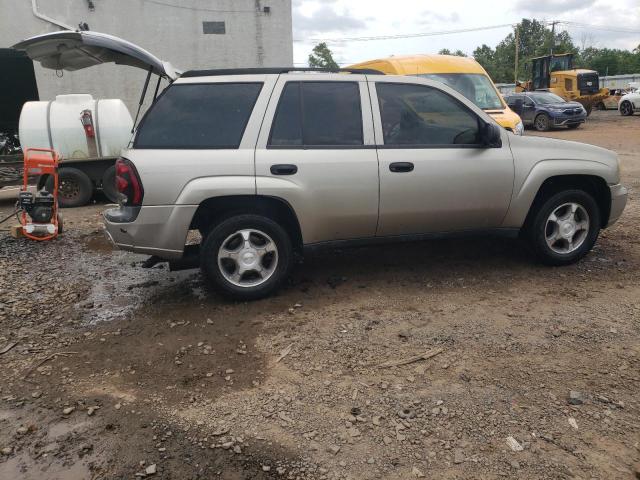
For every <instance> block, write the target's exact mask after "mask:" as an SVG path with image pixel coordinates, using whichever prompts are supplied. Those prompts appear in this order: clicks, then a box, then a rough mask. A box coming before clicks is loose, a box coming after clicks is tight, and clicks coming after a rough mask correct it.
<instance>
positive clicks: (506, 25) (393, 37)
mask: <svg viewBox="0 0 640 480" xmlns="http://www.w3.org/2000/svg"><path fill="white" fill-rule="evenodd" d="M148 1H150V0H148ZM540 23H542V24H544V25H545V26H548V25H552V24H554V23H555V24H560V25H566V26H568V27H575V28H588V29H592V30H601V31H606V32H617V33H631V34H640V30H633V29H628V28H622V27H607V26H603V25H591V24H587V23H580V22H571V21H565V20H557V21H553V22H552V21H543V22H540ZM516 25H517V23H504V24H501V25H490V26H486V27H471V28H460V29H456V30H441V31H436V32H421V33H407V34H400V35H369V36H366V37H336V38H311V39H307V40H302V39H294V42H313V43H318V42H326V43H344V42H369V41H376V40H398V39H405V38H420V37H435V36H440V35H452V34H457V33H469V32H480V31H484V30H495V29H499V28H513V27H515V26H516Z"/></svg>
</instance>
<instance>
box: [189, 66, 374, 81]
mask: <svg viewBox="0 0 640 480" xmlns="http://www.w3.org/2000/svg"><path fill="white" fill-rule="evenodd" d="M292 72H318V73H353V74H360V75H384V73H383V72H381V71H380V70H373V69H371V68H297V67H275V68H223V69H213V70H189V71H188V72H184V73H183V74H182V76H181V77H182V78H189V77H209V76H220V75H279V74H282V73H292Z"/></svg>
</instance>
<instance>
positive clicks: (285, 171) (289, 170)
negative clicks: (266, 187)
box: [271, 164, 298, 175]
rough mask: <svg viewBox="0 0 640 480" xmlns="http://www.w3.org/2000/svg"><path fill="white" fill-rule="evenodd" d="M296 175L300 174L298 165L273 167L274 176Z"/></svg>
mask: <svg viewBox="0 0 640 480" xmlns="http://www.w3.org/2000/svg"><path fill="white" fill-rule="evenodd" d="M296 173H298V166H297V165H288V164H283V165H271V174H272V175H295V174H296Z"/></svg>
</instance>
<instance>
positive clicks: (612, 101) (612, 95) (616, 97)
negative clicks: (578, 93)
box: [596, 88, 629, 110]
mask: <svg viewBox="0 0 640 480" xmlns="http://www.w3.org/2000/svg"><path fill="white" fill-rule="evenodd" d="M627 93H629V92H628V91H627V90H625V89H624V88H612V89H610V90H609V96H608V97H606V98H604V99H603V100H602V101H601V102H599V103H597V104H596V108H597V109H598V110H617V109H618V104H619V103H620V99H621V98H622V96H623V95H626V94H627Z"/></svg>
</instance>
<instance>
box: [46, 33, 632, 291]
mask: <svg viewBox="0 0 640 480" xmlns="http://www.w3.org/2000/svg"><path fill="white" fill-rule="evenodd" d="M128 45H129V47H128V48H129V50H131V49H132V47H131V46H130V44H128ZM121 50H124V49H121ZM53 51H54V50H53V49H51V52H53ZM51 55H52V56H48V55H46V56H42V57H41V58H42V59H43V60H44V61H43V65H45V66H46V65H49V66H50V68H58V69H59V68H65V66H66V63H65V58H67V59H69V61H70V62H71V64H70V67H71V68H76V67H77V66H78V63H79V61H80V59H81V58H83V57H82V56H83V55H87V56H89V58H88V59H87V64H89V63H91V64H95V63H96V59H100V58H105V55H103V52H101V51H100V50H99V49H92V50H91V51H90V52H87V49H85V48H79V49H76V51H74V52H73V54H69V55H68V56H62V57H61V56H60V55H54V53H52V54H51ZM139 60H140V62H141V63H142V66H143V68H144V60H142V59H139ZM118 61H119V62H121V63H122V62H124V61H126V59H125V58H123V57H122V56H120V57H119V58H118ZM129 63H130V64H131V63H133V62H129ZM147 68H149V66H148V65H147ZM159 68H162V67H161V66H159ZM354 72H355V70H351V71H350V73H349V72H344V71H340V72H333V73H329V72H326V71H324V72H323V71H312V72H308V71H305V72H301V71H296V70H295V69H292V68H283V69H243V70H231V71H230V70H223V71H220V70H200V71H189V72H186V73H184V74H182V75H181V76H180V77H179V78H177V79H176V80H175V81H174V82H173V83H171V85H170V86H168V87H167V88H166V89H165V90H164V92H163V93H162V95H160V96H159V97H158V98H157V100H156V101H155V102H154V104H153V105H152V106H151V107H150V109H149V110H148V111H147V113H146V114H145V116H144V118H143V120H142V122H141V124H140V125H139V127H138V129H137V132H136V134H135V136H134V139H133V143H132V145H131V147H130V148H129V149H127V150H125V151H123V154H122V157H121V158H120V159H118V160H117V162H116V184H117V186H118V191H119V194H120V206H119V207H118V208H111V209H108V210H107V211H106V212H105V213H104V219H105V227H106V233H107V235H108V237H109V238H110V239H111V241H112V242H113V243H114V244H115V245H117V246H118V247H119V248H121V249H124V250H129V251H134V252H139V253H145V254H149V255H152V256H153V257H154V258H153V261H157V260H168V261H169V262H170V265H173V266H177V267H184V266H187V265H189V260H190V259H191V258H193V259H197V261H198V262H199V265H200V267H201V269H202V270H203V272H204V274H205V275H206V277H207V278H209V279H210V280H211V282H212V283H213V284H214V285H215V286H216V287H217V288H218V289H219V290H220V291H221V292H223V293H225V294H226V295H228V296H231V297H235V298H240V299H255V298H259V297H264V296H266V295H269V294H271V293H272V292H274V291H276V290H277V289H278V287H279V286H280V285H282V283H283V282H284V280H285V279H286V278H287V276H288V274H289V272H290V270H291V268H292V265H293V259H294V256H295V255H296V254H302V253H303V251H304V249H305V247H309V246H314V245H316V246H317V245H336V244H340V245H343V244H361V243H366V242H376V241H385V242H389V241H397V240H407V239H424V238H431V237H434V236H437V237H442V236H447V235H452V234H453V235H459V234H461V233H465V234H468V233H471V232H476V233H477V232H484V233H486V232H494V233H499V234H503V235H512V236H516V235H518V234H521V235H522V236H523V237H524V238H525V239H526V240H527V241H528V243H529V245H530V246H531V249H532V250H533V252H534V253H535V254H536V255H537V256H538V258H539V259H540V260H541V261H542V262H544V263H546V264H549V265H566V264H570V263H573V262H576V261H578V260H579V259H581V258H582V257H584V256H585V255H586V254H587V253H588V252H589V251H590V250H591V248H592V247H593V245H594V244H595V242H596V239H597V237H598V234H599V232H600V230H601V229H602V228H606V227H607V226H609V225H611V224H612V223H614V222H615V221H616V220H617V219H618V218H619V217H620V215H621V214H622V211H623V209H624V207H625V204H626V200H627V190H626V189H625V188H624V186H622V185H621V184H620V169H619V164H618V157H617V155H616V154H615V153H614V152H611V151H608V150H605V149H602V148H598V147H594V146H591V145H584V144H579V143H574V142H565V141H561V140H555V139H551V138H541V137H522V136H518V135H515V134H513V133H511V132H508V131H507V130H505V129H503V128H501V127H499V126H498V124H497V123H495V121H494V120H493V119H492V118H491V116H489V115H488V114H487V113H486V112H485V111H483V110H482V109H481V108H479V107H478V106H476V105H475V104H474V103H473V102H472V101H471V100H469V99H468V98H467V97H465V96H464V95H462V94H460V93H458V92H456V91H455V90H453V89H452V88H450V87H448V86H446V85H445V84H443V83H441V82H437V81H433V80H429V79H424V78H417V77H411V76H387V75H381V74H375V72H371V71H369V72H363V71H360V72H358V73H354ZM346 73H349V74H346ZM192 230H197V231H199V232H200V234H201V235H202V237H203V240H202V243H201V245H200V247H199V248H198V247H196V248H194V247H192V246H190V247H185V243H186V239H187V235H188V234H189V232H190V231H192ZM192 252H193V255H191V254H192ZM149 263H152V262H149Z"/></svg>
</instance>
